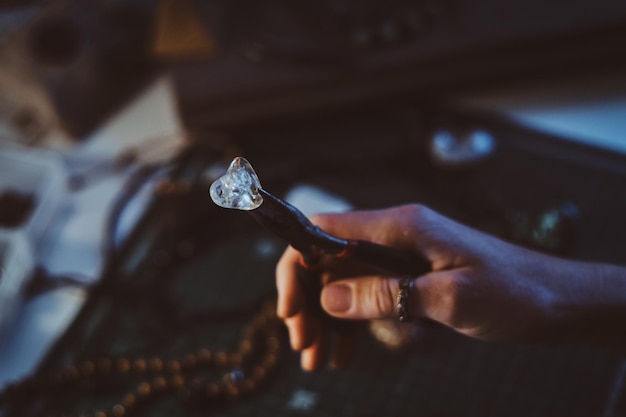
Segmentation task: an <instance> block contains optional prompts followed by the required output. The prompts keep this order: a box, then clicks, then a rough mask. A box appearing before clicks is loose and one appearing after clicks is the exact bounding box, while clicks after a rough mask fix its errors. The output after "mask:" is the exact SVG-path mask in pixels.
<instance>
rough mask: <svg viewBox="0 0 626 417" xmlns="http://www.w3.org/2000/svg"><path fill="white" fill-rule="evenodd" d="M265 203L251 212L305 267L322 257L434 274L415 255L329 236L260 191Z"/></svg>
mask: <svg viewBox="0 0 626 417" xmlns="http://www.w3.org/2000/svg"><path fill="white" fill-rule="evenodd" d="M259 193H260V194H261V196H262V197H263V203H262V204H261V205H260V206H259V207H258V208H256V209H254V210H251V211H249V213H250V214H252V215H253V216H254V217H255V218H256V219H257V220H258V221H259V222H260V223H261V224H263V225H264V226H265V227H267V228H268V229H269V230H271V231H272V232H274V233H275V234H276V235H277V236H279V237H281V238H282V239H284V240H285V241H287V242H288V243H289V244H290V245H291V246H293V247H294V248H295V249H296V250H297V251H299V252H300V253H301V254H302V258H303V261H304V263H305V264H306V265H309V266H311V265H314V264H315V263H316V262H317V261H318V260H319V258H320V257H321V256H322V255H334V256H341V257H350V258H353V259H358V260H359V261H362V262H364V263H367V264H369V265H371V266H374V267H377V268H379V269H381V270H383V271H385V272H387V273H392V274H398V275H411V276H419V275H423V274H425V273H427V272H429V271H431V270H432V268H431V265H430V262H428V261H427V260H426V259H424V258H422V257H420V256H418V255H417V254H415V253H409V252H403V251H400V250H398V249H395V248H391V247H389V246H383V245H379V244H376V243H372V242H367V241H363V240H351V239H341V238H338V237H336V236H332V235H330V234H328V233H326V232H325V231H324V230H322V229H321V228H319V227H318V226H316V225H314V224H313V223H311V221H310V220H309V219H308V218H307V217H306V216H305V215H304V214H303V213H302V212H301V211H300V210H298V209H297V208H295V207H294V206H292V205H291V204H289V203H287V202H286V201H283V200H281V199H280V198H278V197H275V196H274V195H272V194H270V193H268V192H267V191H265V190H263V189H259Z"/></svg>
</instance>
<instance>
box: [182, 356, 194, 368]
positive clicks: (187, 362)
mask: <svg viewBox="0 0 626 417" xmlns="http://www.w3.org/2000/svg"><path fill="white" fill-rule="evenodd" d="M197 364H198V358H196V355H194V354H191V353H190V354H189V355H187V356H185V358H184V359H183V365H184V366H185V368H193V367H194V366H196V365H197Z"/></svg>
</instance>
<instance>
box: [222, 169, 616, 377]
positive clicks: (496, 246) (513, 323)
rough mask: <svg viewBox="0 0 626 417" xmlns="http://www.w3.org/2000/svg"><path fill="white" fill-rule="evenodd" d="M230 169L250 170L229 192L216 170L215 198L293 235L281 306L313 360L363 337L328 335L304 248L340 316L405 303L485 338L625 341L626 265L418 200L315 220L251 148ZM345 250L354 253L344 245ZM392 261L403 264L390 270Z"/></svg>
mask: <svg viewBox="0 0 626 417" xmlns="http://www.w3.org/2000/svg"><path fill="white" fill-rule="evenodd" d="M231 169H233V170H236V169H242V170H243V171H242V173H244V174H245V175H244V177H246V178H247V180H246V181H244V182H245V184H246V187H243V188H244V190H237V189H235V190H234V191H235V192H230V191H229V192H226V190H224V189H223V188H222V185H224V184H223V183H222V182H219V180H218V182H217V183H216V184H217V185H215V187H213V186H212V190H211V194H212V196H214V199H215V198H217V200H218V201H220V202H221V204H220V205H222V206H224V207H228V208H239V209H243V210H251V213H254V214H253V215H255V216H257V218H258V219H259V221H261V222H262V223H263V224H266V225H267V226H268V227H270V229H271V230H274V231H275V232H276V233H277V234H279V235H280V236H282V237H283V238H284V239H286V240H287V241H289V242H290V243H292V244H293V247H289V248H287V250H286V251H285V253H284V254H283V256H282V258H281V260H280V261H279V263H278V265H277V269H276V285H277V288H278V306H277V313H278V315H279V316H280V317H281V318H282V319H283V320H284V322H285V324H286V325H287V327H288V329H289V334H290V342H291V345H292V347H293V348H294V349H295V350H299V351H302V356H301V363H302V367H303V368H304V369H308V370H313V369H318V368H320V367H322V366H323V365H324V364H325V363H326V360H327V358H328V355H329V350H331V349H330V348H331V347H332V353H331V355H330V356H331V357H330V359H331V364H332V365H334V366H335V367H341V366H343V365H345V364H346V363H347V361H348V360H349V358H350V357H351V355H352V352H353V348H354V338H353V337H351V336H350V335H346V334H344V333H341V332H338V333H337V334H336V337H335V338H334V340H330V338H329V333H330V330H331V329H330V327H329V326H328V324H327V322H326V321H323V320H319V318H318V316H317V315H316V313H315V312H314V309H313V308H312V304H311V299H310V298H307V295H306V291H305V289H304V288H303V285H302V283H301V282H300V281H299V280H298V279H296V278H297V277H299V276H301V275H302V272H303V271H306V269H304V268H303V267H302V264H303V262H302V261H303V260H304V261H305V262H309V264H310V263H311V262H313V263H314V265H315V270H316V272H317V275H316V280H315V282H317V283H318V287H322V290H321V297H320V298H317V300H318V302H320V303H321V308H322V309H323V311H324V312H326V313H328V314H330V315H332V316H333V317H337V318H340V319H347V320H370V319H381V318H393V317H398V316H399V315H402V314H401V313H402V312H400V311H399V308H398V307H399V305H402V306H404V307H403V308H404V309H406V313H407V318H411V317H414V318H416V319H423V318H425V319H429V320H433V321H436V322H438V323H441V324H443V325H445V326H448V327H450V328H452V329H454V330H455V331H457V332H459V333H461V334H464V335H467V336H470V337H473V338H477V339H481V340H485V341H492V342H515V343H533V344H556V343H584V344H591V345H594V346H600V347H609V348H612V349H616V350H620V351H626V336H624V333H623V332H619V331H615V323H622V324H623V323H626V268H624V267H620V266H614V265H607V264H599V263H587V262H578V261H572V260H566V259H560V258H556V257H553V256H549V255H545V254H541V253H538V252H534V251H531V250H528V249H525V248H522V247H519V246H515V245H513V244H510V243H507V242H504V241H502V240H500V239H497V238H495V237H493V236H490V235H487V234H484V233H482V232H479V231H477V230H474V229H472V228H469V227H467V226H464V225H462V224H460V223H457V222H455V221H453V220H451V219H449V218H447V217H445V216H442V215H441V214H439V213H436V212H434V211H433V210H430V209H429V208H427V207H424V206H422V205H418V204H411V205H405V206H400V207H393V208H390V209H384V210H374V211H354V212H348V213H342V214H333V215H318V216H314V217H312V219H311V221H309V220H308V219H306V217H304V216H302V214H301V213H300V212H299V211H297V210H296V209H295V208H293V207H292V206H289V205H287V204H286V203H284V202H282V201H281V200H279V199H276V198H275V197H273V196H272V195H271V194H269V193H267V192H264V190H262V189H261V187H260V183H259V182H258V178H256V174H254V171H253V170H251V167H250V168H247V167H246V161H245V160H239V159H235V161H233V163H232V164H231ZM223 178H225V177H223ZM226 185H228V184H226ZM235 188H236V187H235ZM231 191H232V190H231ZM250 191H252V192H250ZM229 196H231V197H232V196H235V197H233V198H230V197H229ZM220 199H222V200H223V201H222V200H220ZM266 203H269V204H266ZM264 205H265V209H264V210H265V211H264V210H260V211H259V209H260V208H261V207H263V206H264ZM350 242H357V243H350ZM360 242H367V243H360ZM373 245H375V246H373ZM351 246H352V249H350V247H351ZM359 246H360V247H361V249H362V248H363V247H365V248H367V249H365V250H363V249H362V250H359V249H358V248H359ZM355 247H356V249H354V248H355ZM370 248H375V250H374V249H372V250H374V252H376V253H375V254H372V252H371V251H370ZM390 248H394V249H393V250H388V249H390ZM301 251H302V252H301ZM346 252H347V254H348V255H349V256H344V257H340V256H338V255H340V254H342V253H346ZM409 254H412V255H409ZM381 259H382V260H381ZM363 261H365V262H363ZM390 264H392V265H400V266H401V267H399V269H398V270H396V271H393V270H392V271H386V270H385V267H386V266H387V265H390ZM381 266H382V268H381ZM413 267H415V270H413V269H412V268H413ZM420 267H422V268H423V269H420ZM412 271H413V272H412ZM405 274H409V275H410V277H409V278H407V277H406V275H405ZM320 277H321V280H320ZM321 283H323V284H324V285H323V286H322V284H321ZM399 313H400V314H399Z"/></svg>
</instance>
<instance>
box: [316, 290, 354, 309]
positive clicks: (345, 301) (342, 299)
mask: <svg viewBox="0 0 626 417" xmlns="http://www.w3.org/2000/svg"><path fill="white" fill-rule="evenodd" d="M322 306H323V307H324V309H325V310H326V311H328V312H329V313H345V312H346V311H348V310H350V307H351V306H352V289H351V288H350V287H349V286H347V285H344V284H333V285H329V286H327V287H326V288H324V291H323V295H322Z"/></svg>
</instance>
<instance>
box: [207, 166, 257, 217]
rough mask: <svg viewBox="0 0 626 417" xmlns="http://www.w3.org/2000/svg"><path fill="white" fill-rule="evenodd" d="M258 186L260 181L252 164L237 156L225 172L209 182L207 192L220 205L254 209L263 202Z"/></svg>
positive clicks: (239, 208)
mask: <svg viewBox="0 0 626 417" xmlns="http://www.w3.org/2000/svg"><path fill="white" fill-rule="evenodd" d="M259 188H261V183H260V182H259V177H257V175H256V172H254V169H253V168H252V165H250V163H249V162H248V161H247V160H246V159H245V158H242V157H240V156H238V157H236V158H235V159H233V162H231V163H230V166H229V167H228V170H227V171H226V173H225V174H224V175H222V176H221V177H219V178H218V179H217V180H215V182H213V184H211V188H210V189H209V194H211V199H212V200H213V202H214V203H215V204H217V205H218V206H220V207H224V208H232V209H238V210H254V209H255V208H257V207H259V206H260V205H261V203H263V197H262V196H261V194H259Z"/></svg>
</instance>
